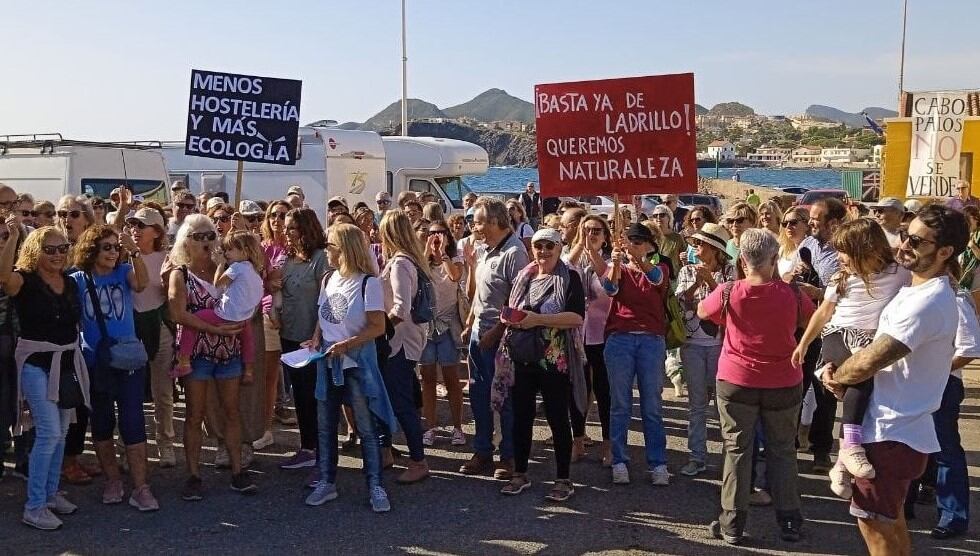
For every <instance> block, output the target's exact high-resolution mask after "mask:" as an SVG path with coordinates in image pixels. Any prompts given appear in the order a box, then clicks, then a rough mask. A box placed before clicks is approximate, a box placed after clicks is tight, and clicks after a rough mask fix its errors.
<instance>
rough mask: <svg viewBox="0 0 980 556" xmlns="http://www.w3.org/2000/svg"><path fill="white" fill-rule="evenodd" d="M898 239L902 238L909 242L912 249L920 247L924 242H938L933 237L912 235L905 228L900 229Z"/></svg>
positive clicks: (903, 240)
mask: <svg viewBox="0 0 980 556" xmlns="http://www.w3.org/2000/svg"><path fill="white" fill-rule="evenodd" d="M898 239H900V240H901V242H902V243H906V242H908V244H909V247H911V248H912V249H918V248H919V246H920V245H922V244H923V243H931V244H933V245H935V244H936V242H935V241H933V240H931V239H926V238H924V237H921V236H917V235H912V234H910V233H908V232H907V231H905V230H899V231H898Z"/></svg>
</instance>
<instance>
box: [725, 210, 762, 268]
mask: <svg viewBox="0 0 980 556" xmlns="http://www.w3.org/2000/svg"><path fill="white" fill-rule="evenodd" d="M758 223H759V214H758V213H757V212H756V211H755V208H753V207H752V205H750V204H748V203H745V202H739V203H735V204H734V205H732V206H731V207H729V208H728V213H726V214H725V218H724V224H725V227H726V228H728V232H729V233H730V234H731V235H732V239H730V240H728V246H727V247H726V248H725V251H726V252H727V253H728V258H729V259H731V260H733V261H739V257H738V245H739V242H740V241H741V238H742V232H744V231H745V230H748V229H749V228H755V227H756V226H757V225H758Z"/></svg>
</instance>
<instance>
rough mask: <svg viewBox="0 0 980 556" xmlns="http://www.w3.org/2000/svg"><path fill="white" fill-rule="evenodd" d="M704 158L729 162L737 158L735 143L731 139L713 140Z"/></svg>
mask: <svg viewBox="0 0 980 556" xmlns="http://www.w3.org/2000/svg"><path fill="white" fill-rule="evenodd" d="M702 158H707V159H709V160H721V161H723V162H729V161H733V160H735V145H733V144H732V143H731V142H729V141H712V142H711V143H709V144H708V150H707V152H705V153H704V156H703V157H702Z"/></svg>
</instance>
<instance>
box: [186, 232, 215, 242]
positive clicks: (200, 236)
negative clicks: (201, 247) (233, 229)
mask: <svg viewBox="0 0 980 556" xmlns="http://www.w3.org/2000/svg"><path fill="white" fill-rule="evenodd" d="M217 237H218V234H216V233H214V232H194V233H193V234H191V239H193V240H194V241H214V240H215V239H216V238H217Z"/></svg>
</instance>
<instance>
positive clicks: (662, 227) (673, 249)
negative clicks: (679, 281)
mask: <svg viewBox="0 0 980 556" xmlns="http://www.w3.org/2000/svg"><path fill="white" fill-rule="evenodd" d="M650 222H651V223H652V225H654V226H656V227H657V229H658V230H659V231H660V236H661V238H662V239H661V241H660V242H659V243H658V247H659V252H660V254H661V255H662V256H664V257H666V258H667V259H669V260H670V270H671V276H670V278H671V279H674V278H676V277H677V272H678V271H679V270H680V268H681V252H686V250H687V242H686V241H684V238H683V237H681V235H680V234H679V233H677V232H675V231H674V215H673V213H672V212H671V210H670V209H669V208H668V207H667V205H657V206H656V207H654V209H653V214H651V217H650Z"/></svg>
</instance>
